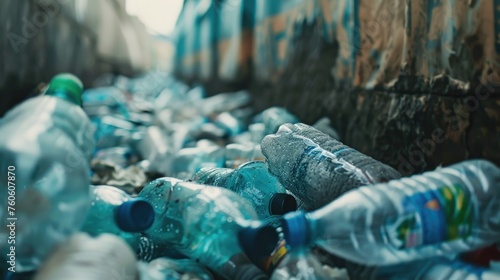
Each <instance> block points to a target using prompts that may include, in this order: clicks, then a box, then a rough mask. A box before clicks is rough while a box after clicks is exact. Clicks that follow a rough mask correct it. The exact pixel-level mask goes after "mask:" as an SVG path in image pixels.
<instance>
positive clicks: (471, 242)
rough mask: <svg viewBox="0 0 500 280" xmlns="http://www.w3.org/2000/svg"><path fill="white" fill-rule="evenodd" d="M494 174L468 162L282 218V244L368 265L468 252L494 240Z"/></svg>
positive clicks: (497, 226)
mask: <svg viewBox="0 0 500 280" xmlns="http://www.w3.org/2000/svg"><path fill="white" fill-rule="evenodd" d="M499 184H500V169H499V168H498V167H496V166H495V165H494V164H492V163H490V162H488V161H485V160H470V161H465V162H462V163H459V164H455V165H452V166H449V167H446V168H442V169H438V170H436V171H432V172H427V173H424V174H422V175H415V176H412V177H410V178H403V179H401V180H393V181H390V182H388V183H385V184H377V185H374V186H370V187H362V188H359V189H357V190H353V191H351V192H349V193H346V194H345V195H343V196H342V197H340V198H338V199H337V200H335V201H333V202H332V203H330V204H328V205H327V206H325V207H323V208H321V209H319V210H316V211H314V212H311V213H304V212H294V213H289V214H287V215H285V216H283V218H284V221H285V223H284V233H285V238H286V241H287V245H289V246H291V247H292V248H294V247H300V246H306V245H308V244H317V245H318V246H320V247H322V248H324V249H325V250H327V251H329V252H330V253H332V254H335V255H337V256H339V257H343V258H345V259H348V260H350V261H353V262H357V263H363V264H367V265H390V264H396V263H399V262H405V261H411V260H416V259H422V258H426V257H430V256H436V255H438V256H439V255H440V256H443V255H450V254H456V253H460V252H464V251H470V250H474V249H477V248H480V247H483V246H486V245H489V244H493V243H495V242H497V241H498V240H499V239H500V218H499V213H500V188H498V187H497V186H498V185H499Z"/></svg>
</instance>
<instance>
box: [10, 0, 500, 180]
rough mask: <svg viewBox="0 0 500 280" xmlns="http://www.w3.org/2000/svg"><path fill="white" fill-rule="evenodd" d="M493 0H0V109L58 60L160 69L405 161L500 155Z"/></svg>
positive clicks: (32, 89) (84, 75)
mask: <svg viewBox="0 0 500 280" xmlns="http://www.w3.org/2000/svg"><path fill="white" fill-rule="evenodd" d="M497 2H498V1H494V0H477V1H452V0H441V1H440V0H422V1H403V0H369V1H368V0H356V1H350V0H273V1H269V0H267V1H266V0H3V1H1V2H0V18H1V19H2V21H1V23H0V36H1V38H3V40H2V44H0V55H1V58H0V94H1V101H0V116H1V115H3V114H4V113H5V112H6V111H7V110H8V109H9V108H11V107H12V106H14V105H15V104H17V103H19V102H21V101H22V100H24V99H26V98H28V97H30V96H32V95H34V94H36V92H37V88H38V87H39V85H40V83H43V82H47V81H48V80H49V79H50V78H51V77H52V76H53V75H54V74H56V73H59V72H63V71H64V72H72V73H74V74H76V75H78V76H79V77H80V78H81V79H82V80H83V81H84V83H85V85H86V86H87V87H91V86H93V85H96V84H97V85H98V84H99V83H101V84H102V83H103V81H105V80H106V79H110V77H116V76H120V75H122V76H127V77H134V76H137V75H140V74H142V73H145V72H149V71H157V72H161V73H171V74H172V75H175V76H176V77H177V78H179V79H181V80H182V81H184V82H186V83H188V84H190V85H194V84H202V85H204V86H205V88H206V90H207V91H208V93H216V92H224V91H232V90H238V89H249V90H250V92H251V93H252V95H253V96H254V104H253V105H254V106H255V107H256V108H257V109H263V108H267V107H269V106H271V105H280V106H284V107H286V108H287V109H288V110H290V111H291V112H292V113H294V114H295V115H297V116H298V117H299V118H300V119H301V120H303V121H304V122H306V123H313V122H314V121H316V120H318V119H319V118H320V117H323V116H328V117H330V119H331V120H332V124H333V126H334V127H335V128H336V129H337V130H338V131H339V133H340V135H341V138H342V139H343V141H344V142H345V143H346V144H348V145H350V146H352V147H354V148H356V149H358V150H360V151H362V152H364V153H366V154H368V155H370V156H373V157H374V158H376V159H378V160H381V161H383V162H386V163H388V164H389V165H391V166H393V167H395V168H398V170H402V169H403V170H406V171H407V172H405V173H408V174H410V173H418V172H421V171H423V170H429V169H432V168H434V167H436V166H439V165H448V164H450V163H453V162H458V161H460V160H463V159H466V158H486V159H490V160H492V161H494V162H496V163H497V164H499V163H500V149H498V148H499V145H498V139H499V137H500V125H499V124H500V110H499V109H500V99H499V98H498V96H499V95H498V90H497V89H498V85H499V80H500V77H499V75H498V73H499V63H498V62H499V53H500V41H499V40H498V37H499V36H500V34H499V32H500V8H499V6H498V3H497Z"/></svg>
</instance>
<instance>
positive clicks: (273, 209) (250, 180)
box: [194, 161, 297, 219]
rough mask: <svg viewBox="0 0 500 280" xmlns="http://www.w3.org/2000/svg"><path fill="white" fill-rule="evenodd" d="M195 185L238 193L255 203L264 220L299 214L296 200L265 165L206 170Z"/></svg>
mask: <svg viewBox="0 0 500 280" xmlns="http://www.w3.org/2000/svg"><path fill="white" fill-rule="evenodd" d="M194 181H195V182H198V183H200V184H205V185H213V186H218V187H223V188H226V189H229V190H232V191H234V192H236V193H237V194H239V195H240V196H242V197H244V198H246V199H247V200H248V201H250V203H252V205H253V206H254V207H255V210H256V212H257V215H258V216H259V218H260V219H265V218H267V217H269V216H271V215H283V214H285V213H288V212H291V211H294V210H297V202H296V201H295V198H294V197H293V196H292V195H289V194H287V193H286V190H285V188H284V187H283V186H282V185H281V184H280V183H279V182H278V180H277V179H276V178H275V177H274V176H272V175H271V174H269V171H268V170H267V165H266V163H265V162H262V161H251V162H247V163H245V164H243V165H241V166H240V167H239V168H238V169H235V170H233V169H228V168H203V169H201V170H200V171H199V172H198V173H196V176H195V178H194Z"/></svg>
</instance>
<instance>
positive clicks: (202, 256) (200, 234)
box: [139, 178, 272, 279]
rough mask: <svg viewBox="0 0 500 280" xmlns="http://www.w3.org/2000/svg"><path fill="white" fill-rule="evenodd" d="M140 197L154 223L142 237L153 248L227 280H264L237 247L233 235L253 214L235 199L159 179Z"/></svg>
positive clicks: (217, 190) (229, 193)
mask: <svg viewBox="0 0 500 280" xmlns="http://www.w3.org/2000/svg"><path fill="white" fill-rule="evenodd" d="M139 197H141V198H144V199H146V200H147V201H149V202H150V203H151V204H152V205H154V209H155V212H156V217H155V222H154V224H153V226H152V227H151V228H150V229H149V230H147V231H146V232H145V233H146V234H147V235H148V236H149V237H150V238H151V239H152V240H153V241H154V242H156V243H157V244H158V245H160V246H170V247H172V248H175V249H177V250H179V251H180V252H181V253H184V254H185V255H186V256H188V257H190V258H191V259H194V260H195V261H199V262H200V263H202V264H205V265H207V266H208V267H210V268H211V269H213V270H214V271H215V272H217V273H219V274H220V275H221V276H223V277H225V278H227V279H263V278H265V275H264V274H263V273H262V272H261V271H260V270H259V269H257V268H256V267H255V266H254V265H252V264H251V263H250V261H249V260H248V259H247V257H246V256H245V255H244V253H243V252H242V250H241V248H240V247H239V244H238V239H237V233H238V232H239V230H240V229H241V228H242V227H244V226H246V225H249V224H251V221H252V220H254V219H256V218H257V214H256V213H255V211H254V210H253V208H252V206H251V205H250V204H249V203H248V202H247V201H246V200H245V199H243V198H241V197H240V196H238V195H237V194H236V193H234V192H232V191H230V190H227V189H223V188H218V187H211V186H205V185H199V184H194V183H189V182H182V181H180V180H178V179H174V178H161V179H157V180H155V181H152V182H151V183H149V184H148V185H146V186H145V187H144V189H143V190H142V191H141V192H140V193H139ZM271 238H272V237H271Z"/></svg>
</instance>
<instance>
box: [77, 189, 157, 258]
mask: <svg viewBox="0 0 500 280" xmlns="http://www.w3.org/2000/svg"><path fill="white" fill-rule="evenodd" d="M90 193H91V201H92V202H91V207H90V210H89V213H88V215H87V218H86V220H85V223H84V224H83V227H82V231H84V232H87V233H89V234H90V235H91V236H97V235H99V234H101V233H110V234H114V235H116V236H119V237H121V238H122V239H123V240H124V241H126V242H127V244H129V245H130V246H131V247H132V248H133V249H137V248H138V247H139V239H140V237H141V235H140V232H143V231H145V230H146V229H148V228H149V227H151V225H152V224H153V221H154V215H155V212H154V210H153V207H152V206H151V204H149V202H147V201H145V200H144V199H139V198H132V197H130V196H129V195H128V194H126V193H125V192H123V191H122V190H120V189H118V188H115V187H110V186H91V187H90Z"/></svg>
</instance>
